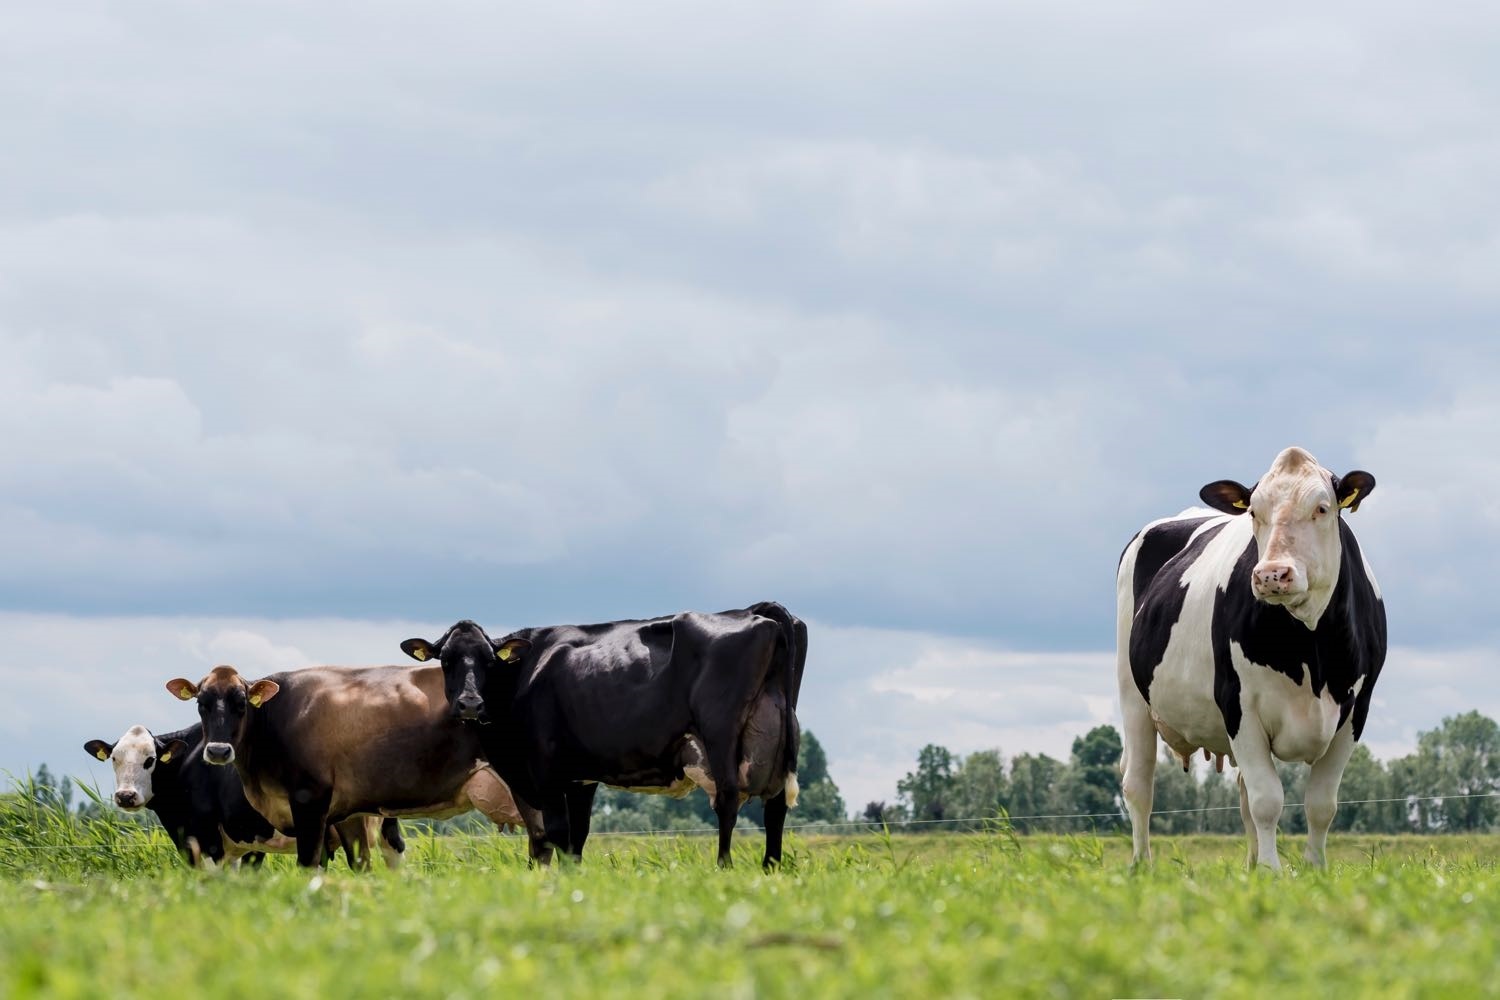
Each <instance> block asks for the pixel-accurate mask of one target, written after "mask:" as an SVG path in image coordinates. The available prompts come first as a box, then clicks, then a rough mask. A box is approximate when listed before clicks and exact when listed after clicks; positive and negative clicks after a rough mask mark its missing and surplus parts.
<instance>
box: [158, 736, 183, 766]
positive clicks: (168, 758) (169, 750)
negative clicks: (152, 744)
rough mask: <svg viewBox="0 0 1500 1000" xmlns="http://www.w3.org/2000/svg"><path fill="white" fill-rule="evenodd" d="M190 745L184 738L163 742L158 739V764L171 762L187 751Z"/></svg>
mask: <svg viewBox="0 0 1500 1000" xmlns="http://www.w3.org/2000/svg"><path fill="white" fill-rule="evenodd" d="M187 751H188V745H187V744H186V743H184V742H183V741H182V740H169V741H168V742H166V743H163V742H162V741H161V740H157V741H156V762H157V763H158V764H170V763H171V762H172V761H173V760H174V759H176V758H178V757H181V756H182V755H183V754H185V753H187Z"/></svg>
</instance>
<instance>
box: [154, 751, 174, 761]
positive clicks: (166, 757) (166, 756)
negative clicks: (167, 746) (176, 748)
mask: <svg viewBox="0 0 1500 1000" xmlns="http://www.w3.org/2000/svg"><path fill="white" fill-rule="evenodd" d="M171 759H172V751H170V750H168V751H167V752H166V753H164V754H162V755H161V756H160V757H158V758H156V761H157V763H159V764H165V763H167V762H168V761H170V760H171Z"/></svg>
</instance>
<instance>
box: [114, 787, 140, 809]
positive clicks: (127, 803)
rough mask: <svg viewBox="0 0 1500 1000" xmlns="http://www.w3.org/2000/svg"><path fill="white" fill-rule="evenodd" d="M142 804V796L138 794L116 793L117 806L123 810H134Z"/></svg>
mask: <svg viewBox="0 0 1500 1000" xmlns="http://www.w3.org/2000/svg"><path fill="white" fill-rule="evenodd" d="M140 804H141V796H140V794H139V793H138V792H129V791H118V792H115V805H117V806H119V807H120V808H121V809H134V808H135V807H136V806H138V805H140Z"/></svg>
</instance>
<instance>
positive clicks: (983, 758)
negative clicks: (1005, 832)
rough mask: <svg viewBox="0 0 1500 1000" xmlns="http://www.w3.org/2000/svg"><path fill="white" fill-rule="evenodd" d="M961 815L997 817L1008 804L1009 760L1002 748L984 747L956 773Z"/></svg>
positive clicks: (957, 810) (956, 801)
mask: <svg viewBox="0 0 1500 1000" xmlns="http://www.w3.org/2000/svg"><path fill="white" fill-rule="evenodd" d="M953 786H954V805H953V811H954V814H955V815H957V816H962V817H975V818H981V819H993V818H994V817H995V816H997V815H999V812H1000V809H1001V808H1002V807H1003V806H1004V805H1005V799H1006V789H1007V783H1006V780H1005V761H1004V760H1003V759H1002V758H1001V756H1000V751H999V750H980V751H977V752H976V753H971V754H969V756H967V757H965V758H964V759H963V761H962V762H961V763H960V764H959V765H958V771H957V773H955V774H954V776H953Z"/></svg>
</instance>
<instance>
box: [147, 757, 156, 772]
mask: <svg viewBox="0 0 1500 1000" xmlns="http://www.w3.org/2000/svg"><path fill="white" fill-rule="evenodd" d="M155 764H156V758H155V757H147V758H146V770H148V771H149V770H151V768H152V767H154V766H155Z"/></svg>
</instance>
